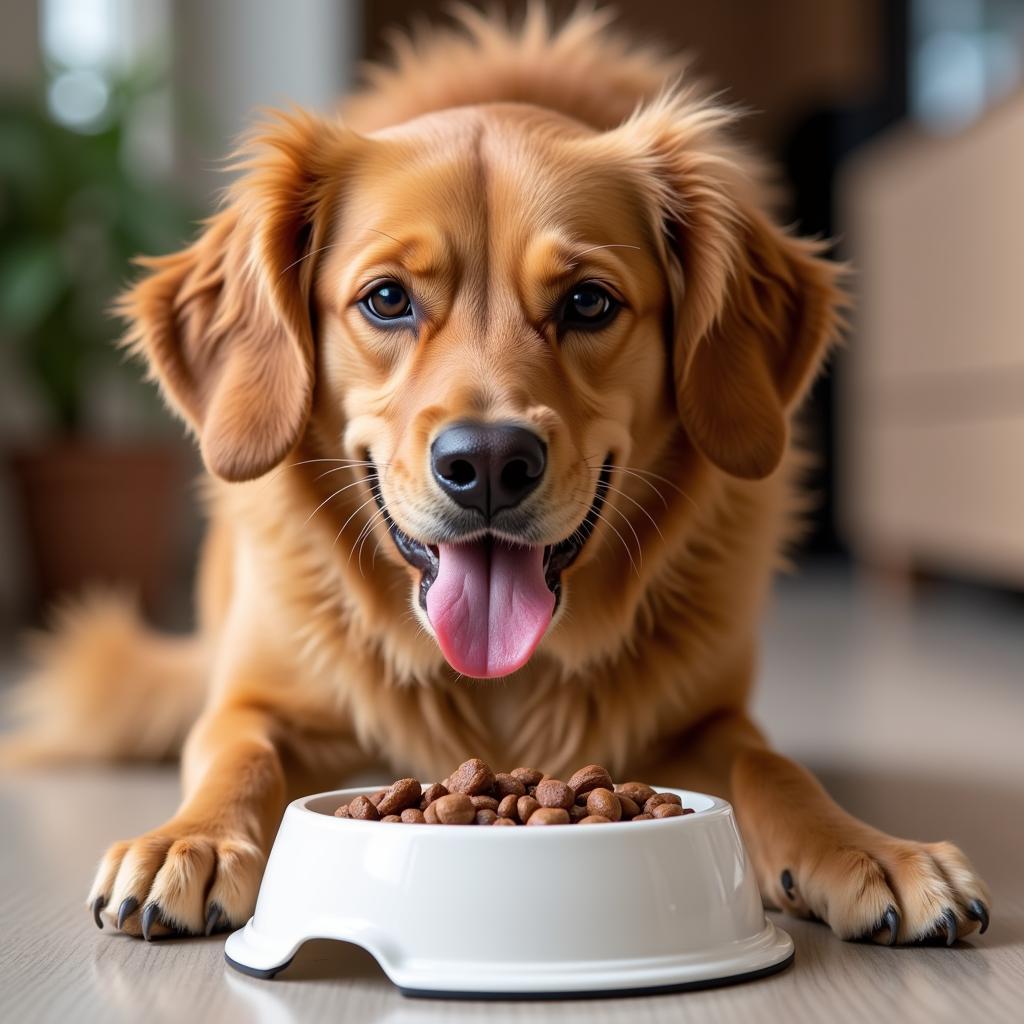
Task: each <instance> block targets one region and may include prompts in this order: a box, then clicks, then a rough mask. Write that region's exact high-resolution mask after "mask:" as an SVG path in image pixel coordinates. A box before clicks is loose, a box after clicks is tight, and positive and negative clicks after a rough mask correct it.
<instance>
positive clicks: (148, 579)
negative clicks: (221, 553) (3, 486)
mask: <svg viewBox="0 0 1024 1024" xmlns="http://www.w3.org/2000/svg"><path fill="white" fill-rule="evenodd" d="M9 461H10V467H11V471H12V476H13V479H14V484H15V492H16V494H17V495H18V497H19V499H20V503H21V510H22V521H23V523H24V530H25V535H26V540H27V547H28V556H29V568H30V571H32V572H33V575H34V584H35V590H36V595H35V596H36V598H37V600H38V602H39V604H40V605H46V604H49V603H50V602H51V601H52V600H53V599H54V598H56V597H58V596H60V595H62V594H66V593H74V592H75V591H80V590H81V589H82V588H83V587H84V586H86V585H87V584H89V583H95V582H104V583H116V584H120V585H126V586H128V587H129V588H131V589H132V590H134V591H135V592H136V593H137V594H138V595H139V597H140V599H141V601H142V604H143V607H144V608H145V609H146V610H147V611H149V612H153V611H154V610H155V609H157V608H159V607H160V605H161V602H162V601H163V600H164V599H165V598H166V595H167V592H168V589H169V586H170V582H171V580H172V579H173V566H174V555H175V553H176V551H177V548H178V547H179V546H180V544H179V542H180V539H181V533H180V527H181V521H182V515H181V507H182V482H183V480H184V475H185V460H184V458H183V454H182V452H181V450H180V449H179V448H176V447H175V446H173V445H170V444H166V443H159V442H154V443H152V444H139V445H122V444H104V443H101V442H87V441H69V442H53V443H43V444H39V445H37V446H35V447H32V448H26V449H21V450H19V451H17V452H13V453H12V454H11V457H10V460H9Z"/></svg>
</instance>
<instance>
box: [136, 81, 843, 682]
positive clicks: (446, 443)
mask: <svg viewBox="0 0 1024 1024" xmlns="http://www.w3.org/2000/svg"><path fill="white" fill-rule="evenodd" d="M727 120H728V115H727V114H726V113H725V112H724V111H722V110H721V109H720V108H717V107H715V106H713V105H709V104H707V103H705V102H701V101H698V100H696V99H694V98H692V97H688V96H686V95H678V94H677V95H676V96H674V97H673V98H670V99H666V100H664V101H661V102H657V103H654V104H652V105H650V106H648V107H647V108H646V109H644V110H642V111H640V112H638V113H637V114H636V115H634V116H633V117H632V118H631V119H629V120H628V121H627V122H626V123H624V124H623V125H621V126H619V127H617V128H615V129H613V130H610V131H606V132H598V131H593V130H591V129H589V128H586V127H584V126H582V125H580V124H578V123H576V122H574V121H572V120H569V119H567V118H563V117H562V116H560V115H558V114H555V113H553V112H550V111H545V110H541V109H539V108H535V107H530V106H525V105H513V104H507V105H484V106H479V107H475V108H472V107H467V108H461V109H456V110H450V111H444V112H440V113H436V114H431V115H427V116H424V117H421V118H419V119H417V120H414V121H412V122H409V123H408V124H406V125H403V126H400V127H398V128H392V129H388V130H386V131H383V132H379V133H376V134H373V135H369V136H359V135H356V134H355V133H353V132H350V131H348V130H346V129H345V128H344V127H342V126H340V125H339V124H337V123H334V122H326V121H322V120H319V119H316V118H313V117H308V116H295V117H290V118H286V119H282V120H280V121H278V122H275V123H274V124H273V125H272V126H270V127H268V128H266V129H265V130H264V132H263V134H262V136H261V138H260V139H259V140H258V141H257V143H256V144H255V146H254V148H253V150H252V156H251V158H250V160H249V163H248V167H247V172H246V174H245V175H244V176H243V177H242V179H241V180H240V181H239V182H238V183H237V184H236V185H235V186H234V188H233V189H232V192H231V194H230V198H229V202H228V205H227V206H226V207H225V209H224V210H223V211H222V212H221V213H219V214H218V215H216V216H215V217H214V218H213V220H212V221H211V222H210V223H209V224H208V226H207V227H206V230H205V232H204V234H203V235H202V236H201V237H200V239H199V240H198V241H197V242H196V243H195V244H194V245H193V246H192V247H191V248H189V249H187V250H185V251H184V252H182V253H180V254H176V255H173V256H170V257H166V258H163V259H159V260H155V261H152V267H153V271H154V272H153V273H152V274H150V275H149V276H148V277H146V278H145V279H144V280H143V281H141V282H140V283H139V284H138V285H136V287H135V288H134V289H133V291H132V292H131V293H129V295H128V296H127V298H126V300H125V303H124V309H125V311H126V312H127V313H128V315H129V316H130V317H131V318H132V319H133V321H134V325H135V330H134V334H133V339H134V344H135V345H136V347H137V348H138V349H139V350H140V351H142V352H143V353H144V354H145V356H146V357H147V358H148V360H149V361H150V364H151V366H152V367H153V370H154V372H155V374H156V376H157V377H158V378H159V380H160V382H161V384H162V386H163V389H164V391H165V393H166V395H167V396H168V398H169V400H170V402H171V403H172V404H173V405H174V406H175V407H176V409H177V410H179V411H180V413H181V414H182V415H183V416H184V418H185V419H186V420H187V421H188V422H189V423H190V424H191V426H192V427H193V428H194V429H195V431H196V433H197V435H198V437H199V439H200V443H201V447H202V452H203V456H204V459H205V461H206V465H207V466H208V468H209V470H210V471H211V472H212V473H214V474H216V475H217V476H219V477H222V478H224V479H226V480H230V481H241V480H248V479H252V478H254V477H257V476H259V475H261V474H264V473H266V472H267V471H268V470H270V469H271V468H273V467H275V466H277V465H278V464H279V463H280V462H281V461H282V460H283V459H285V457H286V456H288V454H289V452H291V451H292V450H293V449H294V448H295V447H296V445H298V444H299V443H300V442H301V441H304V442H305V445H306V447H307V448H312V449H313V450H315V452H316V454H317V455H319V456H321V457H323V458H346V459H351V460H353V466H357V465H358V464H360V463H362V465H361V466H358V468H357V469H356V470H355V471H356V472H357V473H359V474H360V476H361V479H362V484H360V485H359V487H360V489H361V488H363V487H365V488H366V490H365V492H364V493H365V495H366V498H365V502H364V504H365V506H366V507H365V508H364V510H363V512H361V513H360V515H359V516H357V517H356V519H355V520H354V521H353V528H352V530H351V531H350V536H351V537H352V538H355V537H356V536H357V534H358V533H359V530H358V529H357V528H356V527H361V526H362V525H364V523H365V522H366V520H365V518H364V517H365V516H367V515H369V514H372V513H376V514H377V518H378V521H379V528H380V529H381V530H382V531H383V530H387V531H388V532H389V533H390V535H391V538H392V540H393V542H394V543H393V545H389V547H390V557H391V558H393V559H394V560H396V561H402V562H404V564H406V565H407V567H408V570H409V573H410V576H411V579H412V586H411V600H412V603H413V605H414V607H415V608H416V610H417V612H418V614H419V615H420V617H421V619H422V620H423V621H424V623H425V624H426V625H428V627H429V628H430V629H431V630H432V632H433V634H434V636H435V637H436V639H437V641H438V643H439V644H440V646H441V649H442V651H443V652H444V654H445V656H446V658H447V659H448V661H449V662H450V663H451V665H452V666H453V667H454V668H455V669H457V670H458V671H460V672H463V673H465V674H467V675H470V676H474V677H487V676H500V675H505V674H508V673H509V672H511V671H513V670H515V669H516V668H518V667H519V666H521V665H522V664H523V663H524V662H525V661H526V660H527V659H528V658H529V657H530V655H531V654H532V652H533V651H534V649H535V648H536V646H537V644H538V643H539V642H540V640H541V639H542V637H543V636H544V634H545V633H546V631H547V630H548V629H549V627H550V625H551V622H552V619H553V617H554V616H555V614H556V612H557V609H558V608H559V607H560V606H561V604H563V603H564V602H565V600H566V598H567V597H568V590H569V586H570V580H571V578H572V577H573V576H574V574H575V573H576V572H577V571H578V570H579V569H580V568H581V567H582V566H584V565H585V564H586V563H587V562H588V561H591V560H594V559H596V558H604V559H608V560H613V559H614V560H615V563H616V565H621V571H623V572H629V571H631V570H630V562H633V561H634V556H633V554H632V553H631V551H630V549H631V547H632V546H633V545H632V542H633V539H634V538H636V537H637V533H638V530H640V529H644V528H645V525H646V522H645V520H644V518H643V517H644V516H646V517H647V519H649V520H651V522H652V523H655V526H657V523H656V522H655V518H656V514H657V512H656V510H657V505H656V504H655V505H654V506H653V510H654V511H652V507H650V500H651V495H649V494H647V493H646V491H645V487H646V488H651V489H652V490H654V492H655V493H656V494H659V497H661V498H662V499H663V498H664V493H663V491H660V492H659V488H658V487H657V486H652V481H654V480H655V479H656V474H655V470H656V469H657V468H663V467H664V465H665V461H664V460H665V459H666V458H667V457H668V455H669V453H670V451H672V452H676V454H678V450H679V449H680V447H685V449H686V451H687V452H688V453H689V454H690V455H691V456H692V457H693V458H694V460H695V461H696V462H698V463H699V464H700V465H701V466H702V467H704V469H705V470H706V471H708V472H716V473H724V474H728V475H731V476H733V477H739V478H745V479H759V478H762V477H765V476H767V475H769V474H771V473H773V471H774V470H775V469H776V468H777V467H778V465H779V462H780V460H781V458H782V456H783V453H784V450H785V447H786V444H787V422H788V418H789V414H790V412H791V410H792V409H793V407H794V405H795V403H797V402H798V400H799V399H800V397H801V395H802V394H803V392H804V391H805V389H806V388H807V386H808V383H809V381H810V379H811V377H812V375H813V374H814V373H815V370H816V368H817V367H818V365H819V362H820V360H821V357H822V353H823V349H824V347H825V345H826V343H827V341H828V339H829V337H830V336H831V334H832V332H833V328H834V325H835V305H836V301H837V297H838V293H837V291H836V288H835V285H834V278H835V273H834V271H833V269H832V268H831V265H829V264H828V263H826V262H824V261H823V260H821V259H820V258H819V257H818V255H817V254H816V253H817V250H816V248H815V246H814V245H812V244H809V243H807V242H803V241H799V240H796V239H794V238H792V237H790V236H788V235H787V234H786V233H784V232H783V231H781V230H780V229H778V228H777V227H775V226H774V225H773V224H772V223H771V222H770V221H769V220H768V219H767V217H766V216H765V214H764V213H763V212H762V211H761V210H760V209H759V207H758V205H757V196H756V191H757V184H756V182H755V181H753V180H752V179H751V176H750V173H749V166H750V165H749V160H748V159H747V158H746V157H745V156H744V155H742V154H741V153H740V151H738V150H737V149H735V148H734V147H732V145H731V144H730V143H728V142H727V140H726V139H725V138H724V137H723V131H724V127H725V124H724V122H726V121H727ZM667 483H668V484H669V485H671V481H667ZM360 500H363V499H360ZM655 500H656V499H655ZM638 545H639V540H637V546H638ZM343 551H347V548H344V547H343ZM627 556H629V561H626V558H627ZM606 578H607V577H606Z"/></svg>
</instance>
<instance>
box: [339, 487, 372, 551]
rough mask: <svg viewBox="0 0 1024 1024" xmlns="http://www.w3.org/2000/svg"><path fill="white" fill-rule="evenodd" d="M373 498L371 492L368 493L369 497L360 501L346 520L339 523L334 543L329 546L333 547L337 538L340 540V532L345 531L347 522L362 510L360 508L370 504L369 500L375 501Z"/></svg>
mask: <svg viewBox="0 0 1024 1024" xmlns="http://www.w3.org/2000/svg"><path fill="white" fill-rule="evenodd" d="M375 500H376V499H375V498H374V497H373V495H372V494H371V495H370V497H369V498H367V499H366V501H364V502H363V503H362V504H361V505H360V506H359V507H358V508H356V509H355V511H354V512H353V513H352V515H350V516H349V517H348V519H346V520H345V522H343V523H342V524H341V529H340V530H339V531H338V532H337V533H336V534H335V536H334V544H332V545H331V547H334V546H335V544H337V543H338V541H339V540H341V535H342V534H343V533H344V532H345V530H346V528H347V527H348V524H349V523H351V522H352V520H353V519H355V517H356V516H357V515H359V513H360V512H361V511H362V510H363V509H364V508H366V506H367V505H369V504H370V503H371V502H373V501H375Z"/></svg>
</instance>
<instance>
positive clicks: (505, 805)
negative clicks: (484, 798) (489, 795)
mask: <svg viewBox="0 0 1024 1024" xmlns="http://www.w3.org/2000/svg"><path fill="white" fill-rule="evenodd" d="M518 803H519V797H517V796H516V795H515V793H509V794H508V796H503V797H502V798H501V800H500V801H498V807H497V811H498V817H499V818H511V819H512V820H513V821H516V820H517V819H518V818H519V811H518V810H517V809H516V805H517V804H518Z"/></svg>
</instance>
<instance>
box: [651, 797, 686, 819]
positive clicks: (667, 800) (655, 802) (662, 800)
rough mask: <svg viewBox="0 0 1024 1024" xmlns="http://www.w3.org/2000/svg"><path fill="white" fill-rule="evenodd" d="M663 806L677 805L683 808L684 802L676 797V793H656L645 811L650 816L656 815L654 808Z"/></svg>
mask: <svg viewBox="0 0 1024 1024" xmlns="http://www.w3.org/2000/svg"><path fill="white" fill-rule="evenodd" d="M661 804H675V805H676V806H677V807H681V806H682V804H683V801H682V800H680V799H679V797H677V796H676V795H675V793H655V794H654V796H652V797H650V798H649V799H648V800H647V802H646V803H645V804H644V810H645V811H646V812H647V813H648V814H653V813H654V808H655V807H658V806H660V805H661Z"/></svg>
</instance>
